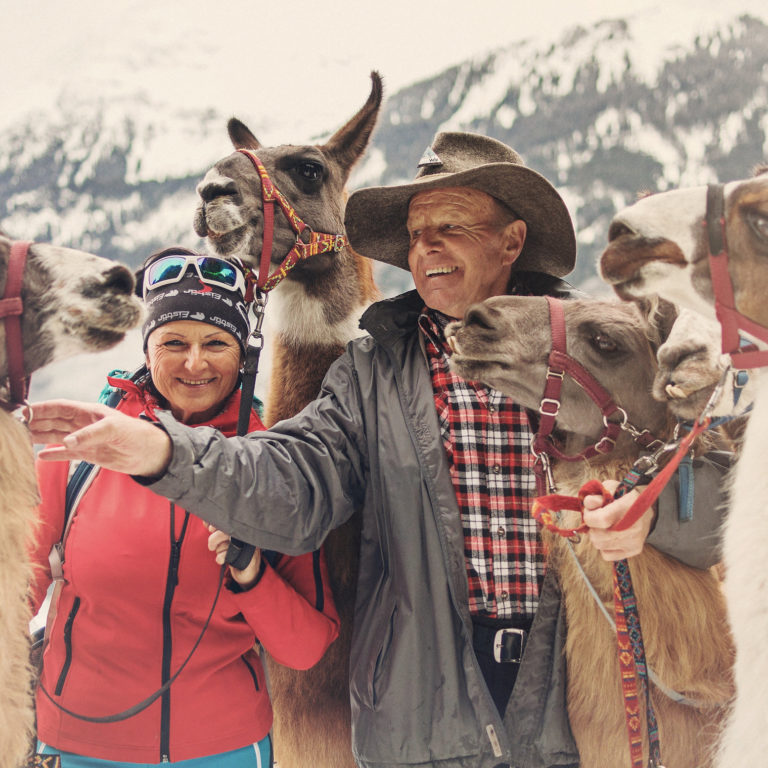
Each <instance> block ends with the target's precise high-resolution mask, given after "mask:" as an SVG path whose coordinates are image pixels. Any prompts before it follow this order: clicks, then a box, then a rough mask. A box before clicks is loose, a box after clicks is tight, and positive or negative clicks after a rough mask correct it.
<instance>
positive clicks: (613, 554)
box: [583, 480, 656, 561]
mask: <svg viewBox="0 0 768 768" xmlns="http://www.w3.org/2000/svg"><path fill="white" fill-rule="evenodd" d="M618 485H619V484H618V482H617V481H616V480H606V481H605V482H603V486H604V487H605V489H606V490H607V491H608V492H609V493H613V492H614V491H615V490H616V488H617V487H618ZM639 495H640V494H639V492H638V491H636V490H631V491H629V492H628V493H625V494H624V495H623V496H622V497H620V498H618V499H616V500H615V501H611V502H609V503H608V504H606V505H605V506H603V499H602V498H601V497H600V496H596V495H595V496H585V497H584V510H583V513H584V522H585V523H586V524H587V525H588V526H589V532H588V533H587V536H589V540H590V541H591V542H592V545H593V546H594V547H595V549H597V550H598V551H599V552H600V554H601V555H602V557H603V560H609V561H615V560H624V559H625V558H627V557H633V556H634V555H639V554H640V552H642V549H643V546H644V545H645V540H646V538H648V533H649V532H650V530H651V525H652V524H653V520H654V516H655V514H656V513H655V512H654V510H653V508H652V507H651V508H649V509H647V510H645V512H644V513H643V515H642V517H641V518H640V519H639V520H638V521H637V522H636V523H635V524H634V525H632V526H630V527H629V528H627V529H626V530H625V531H610V530H608V529H609V528H610V527H611V526H612V525H613V524H614V523H617V522H618V521H619V520H621V518H622V517H624V515H626V513H627V511H628V510H629V508H630V507H631V506H632V504H633V502H634V501H635V499H637V497H638V496H639Z"/></svg>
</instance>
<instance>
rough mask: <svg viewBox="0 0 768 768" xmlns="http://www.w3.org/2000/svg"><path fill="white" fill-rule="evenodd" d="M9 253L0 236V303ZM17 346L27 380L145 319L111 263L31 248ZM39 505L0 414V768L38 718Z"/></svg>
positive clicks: (3, 389) (2, 393) (3, 379)
mask: <svg viewBox="0 0 768 768" xmlns="http://www.w3.org/2000/svg"><path fill="white" fill-rule="evenodd" d="M11 243H12V241H11V240H9V239H8V238H7V237H5V236H3V235H2V234H0V296H2V295H3V294H4V292H5V286H6V279H7V274H8V262H9V256H10V251H11ZM21 300H22V314H21V324H20V325H21V337H22V345H23V349H24V372H25V373H26V374H27V375H28V374H30V373H31V372H32V371H34V370H36V369H37V368H40V367H42V366H43V365H46V364H47V363H49V362H52V361H53V360H58V359H62V358H64V357H67V356H69V355H73V354H76V353H78V352H85V351H97V350H101V349H107V348H108V347H111V346H113V345H114V344H117V343H118V342H119V341H120V340H121V339H122V338H123V336H124V335H125V332H126V331H127V330H128V329H129V328H132V327H133V326H134V325H136V323H137V322H138V321H139V318H140V317H141V304H140V302H139V300H138V299H136V298H135V297H134V296H133V275H132V274H131V272H130V271H129V270H128V269H126V268H125V267H123V266H121V265H118V264H115V262H113V261H109V260H107V259H102V258H99V257H98V256H93V255H92V254H89V253H84V252H82V251H76V250H73V249H71V248H58V247H56V246H53V245H44V244H39V243H36V244H33V245H31V246H30V248H29V251H28V253H27V262H26V266H25V269H24V273H23V280H22V285H21ZM6 340H7V339H6V326H5V324H4V323H3V322H2V321H1V320H0V398H2V399H3V400H5V401H7V400H8V399H9V383H8V376H9V371H8V367H9V366H8V353H7V352H6ZM37 503H38V497H37V483H36V479H35V469H34V456H33V452H32V444H31V442H30V439H29V435H28V433H27V430H26V427H25V426H24V425H23V424H22V423H21V422H20V421H18V420H17V419H16V417H15V416H14V415H12V414H11V413H10V412H9V411H7V410H4V409H2V408H0V518H2V520H3V535H2V537H0V541H1V542H2V543H0V763H1V764H2V765H3V766H8V767H9V768H15V767H16V766H19V765H21V764H22V762H23V761H24V758H25V757H26V753H27V750H28V748H29V744H30V738H31V735H32V729H33V723H34V713H33V702H32V691H31V680H32V670H31V669H30V667H29V621H30V618H31V616H30V612H29V605H28V603H27V586H28V584H29V579H30V576H31V569H30V565H29V561H28V559H27V557H26V556H25V553H26V552H27V551H28V548H29V545H30V538H31V536H32V535H33V531H34V513H35V507H36V506H37Z"/></svg>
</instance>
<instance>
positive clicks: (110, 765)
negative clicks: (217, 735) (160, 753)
mask: <svg viewBox="0 0 768 768" xmlns="http://www.w3.org/2000/svg"><path fill="white" fill-rule="evenodd" d="M37 751H38V753H39V754H41V755H61V768H157V766H158V765H163V766H165V765H172V766H177V768H270V766H271V765H272V742H271V741H270V738H269V736H266V737H264V738H263V739H262V740H261V741H260V742H258V744H252V745H251V746H248V747H242V748H241V749H233V750H232V751H231V752H220V753H219V754H217V755H209V756H207V757H196V758H194V759H193V760H179V761H178V762H171V763H122V762H119V761H115V760H100V759H99V758H96V757H83V756H82V755H76V754H73V753H72V752H62V751H61V750H58V749H54V748H53V747H49V746H48V745H47V744H43V743H42V742H38V743H37Z"/></svg>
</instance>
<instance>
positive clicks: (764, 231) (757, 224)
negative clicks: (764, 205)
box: [747, 211, 768, 239]
mask: <svg viewBox="0 0 768 768" xmlns="http://www.w3.org/2000/svg"><path fill="white" fill-rule="evenodd" d="M747 220H748V221H749V225H750V226H751V227H752V229H753V230H754V231H755V232H756V233H757V235H758V236H759V237H762V238H765V239H768V216H763V215H762V214H761V213H758V212H757V211H752V212H750V213H749V214H748V215H747Z"/></svg>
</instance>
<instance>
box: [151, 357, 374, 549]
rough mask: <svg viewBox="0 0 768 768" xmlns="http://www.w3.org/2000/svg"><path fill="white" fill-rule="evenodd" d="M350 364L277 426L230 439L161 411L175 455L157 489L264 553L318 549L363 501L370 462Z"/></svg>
mask: <svg viewBox="0 0 768 768" xmlns="http://www.w3.org/2000/svg"><path fill="white" fill-rule="evenodd" d="M360 405H361V404H360V395H359V390H358V387H357V382H356V377H355V372H354V369H353V366H352V361H351V359H350V357H349V355H348V354H345V355H342V356H341V357H340V358H339V359H338V360H337V361H336V362H334V364H333V365H332V366H331V368H330V369H329V371H328V373H327V374H326V378H325V381H324V382H323V387H322V389H321V391H320V394H319V396H318V398H317V399H316V400H314V401H313V402H311V403H310V404H309V405H308V406H307V407H306V408H305V409H304V410H303V411H301V413H299V414H298V415H297V416H295V417H294V418H292V419H288V420H286V421H282V422H279V423H278V424H276V425H275V426H274V427H273V428H272V429H271V430H268V431H265V432H254V433H251V434H249V435H247V436H245V437H229V438H227V437H224V436H223V435H222V434H221V433H219V432H217V431H216V430H215V429H212V428H210V427H197V428H190V427H185V426H183V425H181V424H178V423H177V422H176V421H175V419H173V417H171V416H170V414H167V413H164V412H160V413H159V414H158V417H159V421H160V424H161V426H162V428H163V429H165V430H166V432H167V433H168V435H169V436H170V438H171V442H172V450H173V455H172V458H171V463H170V465H169V467H168V469H167V471H166V473H165V474H164V475H163V476H162V477H161V478H159V479H158V480H155V481H154V482H147V481H142V480H141V479H140V478H136V479H137V480H139V482H143V484H146V485H147V486H148V487H149V488H150V489H151V490H152V491H154V492H155V493H159V494H160V495H161V496H165V497H166V498H168V499H170V500H172V501H174V502H177V503H178V504H180V505H181V506H183V507H184V509H186V510H188V511H189V512H192V513H193V514H195V515H197V516H198V517H201V518H202V519H203V520H205V521H206V522H209V523H212V524H213V525H215V526H216V527H217V528H219V529H220V530H223V531H226V532H227V533H229V534H230V535H232V536H234V537H235V538H238V539H240V540H242V541H246V542H248V543H251V544H254V545H255V546H257V547H261V548H262V549H273V550H276V551H278V552H284V553H286V554H291V555H298V554H302V553H305V552H312V551H314V550H316V549H319V548H320V545H321V544H322V542H323V540H324V539H325V537H326V535H327V534H328V532H329V531H331V530H332V529H334V528H336V527H338V526H339V525H341V524H342V523H344V522H345V521H346V520H347V519H349V517H350V516H351V515H352V513H353V512H354V511H355V509H356V508H357V507H358V506H359V504H360V503H361V501H362V499H363V495H364V491H365V489H364V484H365V476H366V473H367V465H368V457H367V449H366V442H365V433H364V429H363V427H364V425H363V417H362V412H361V407H360Z"/></svg>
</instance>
